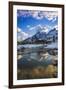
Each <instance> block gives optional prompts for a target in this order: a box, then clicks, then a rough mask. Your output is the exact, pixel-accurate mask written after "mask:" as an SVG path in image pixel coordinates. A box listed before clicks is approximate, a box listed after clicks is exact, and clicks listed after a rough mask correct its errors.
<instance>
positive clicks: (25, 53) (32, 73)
mask: <svg viewBox="0 0 66 90" xmlns="http://www.w3.org/2000/svg"><path fill="white" fill-rule="evenodd" d="M48 50H49V51H50V52H54V54H51V53H49V52H48ZM56 51H57V49H56V48H55V49H47V48H44V47H43V45H38V46H37V45H36V46H35V45H34V47H33V45H32V47H31V46H29V47H28V46H27V47H26V46H23V47H22V48H20V50H18V52H17V58H18V60H17V65H18V67H17V79H18V80H21V79H39V78H57V67H58V60H57V59H58V55H57V53H55V52H56Z"/></svg>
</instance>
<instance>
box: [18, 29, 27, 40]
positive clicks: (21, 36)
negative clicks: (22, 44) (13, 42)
mask: <svg viewBox="0 0 66 90" xmlns="http://www.w3.org/2000/svg"><path fill="white" fill-rule="evenodd" d="M17 34H18V35H17V38H18V41H21V40H25V39H26V38H28V36H29V35H28V34H27V33H25V32H23V31H22V30H21V29H20V28H18V29H17Z"/></svg>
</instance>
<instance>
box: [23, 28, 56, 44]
mask: <svg viewBox="0 0 66 90" xmlns="http://www.w3.org/2000/svg"><path fill="white" fill-rule="evenodd" d="M57 40H58V30H57V29H56V28H53V29H52V30H50V31H49V32H48V33H46V32H44V31H41V30H40V31H38V32H37V33H36V34H35V35H33V36H32V37H29V38H27V39H25V40H23V41H22V43H23V44H26V43H27V44H33V43H48V42H56V41H57Z"/></svg>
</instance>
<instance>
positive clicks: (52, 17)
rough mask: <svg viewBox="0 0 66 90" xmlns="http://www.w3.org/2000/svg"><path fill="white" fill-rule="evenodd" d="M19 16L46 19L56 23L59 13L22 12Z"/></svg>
mask: <svg viewBox="0 0 66 90" xmlns="http://www.w3.org/2000/svg"><path fill="white" fill-rule="evenodd" d="M18 16H24V17H29V16H32V17H33V18H36V19H43V18H46V19H48V20H49V21H50V20H52V21H55V20H56V19H57V17H58V12H56V11H37V10H20V11H19V12H18Z"/></svg>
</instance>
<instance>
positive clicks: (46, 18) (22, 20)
mask: <svg viewBox="0 0 66 90" xmlns="http://www.w3.org/2000/svg"><path fill="white" fill-rule="evenodd" d="M57 26H58V12H56V11H37V10H36V11H35V10H17V29H18V32H21V33H22V35H23V34H24V37H26V38H27V37H30V36H32V35H34V34H35V33H36V32H37V31H38V30H43V31H44V32H46V33H47V32H49V30H50V29H52V28H53V27H57ZM25 35H26V36H25Z"/></svg>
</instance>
